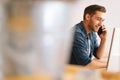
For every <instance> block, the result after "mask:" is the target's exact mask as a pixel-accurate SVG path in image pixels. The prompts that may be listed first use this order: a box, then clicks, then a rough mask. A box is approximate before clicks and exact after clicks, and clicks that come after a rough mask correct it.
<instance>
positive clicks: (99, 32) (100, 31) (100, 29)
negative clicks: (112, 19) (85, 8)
mask: <svg viewBox="0 0 120 80" xmlns="http://www.w3.org/2000/svg"><path fill="white" fill-rule="evenodd" d="M97 33H98V35H100V34H102V26H101V27H100V28H99V30H98V32H97Z"/></svg>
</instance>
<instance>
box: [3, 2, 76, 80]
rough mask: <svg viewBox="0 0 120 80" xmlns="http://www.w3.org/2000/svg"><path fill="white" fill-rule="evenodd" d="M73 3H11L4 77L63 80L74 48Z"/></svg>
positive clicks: (4, 41)
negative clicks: (71, 21) (72, 27)
mask: <svg viewBox="0 0 120 80" xmlns="http://www.w3.org/2000/svg"><path fill="white" fill-rule="evenodd" d="M74 1H75V0H74ZM74 1H72V0H70V1H69V0H57V1H56V0H8V2H7V3H6V4H5V12H6V13H5V15H6V16H5V19H6V20H5V22H4V23H5V26H4V27H3V28H2V30H3V39H2V43H3V44H2V46H3V61H4V62H3V75H4V77H15V76H31V77H32V76H33V77H35V76H39V80H61V76H62V73H63V70H64V67H65V65H66V63H67V61H68V59H69V52H70V48H71V41H72V34H71V31H70V20H71V17H70V14H69V13H70V11H72V10H71V9H72V2H74ZM23 80H25V79H23Z"/></svg>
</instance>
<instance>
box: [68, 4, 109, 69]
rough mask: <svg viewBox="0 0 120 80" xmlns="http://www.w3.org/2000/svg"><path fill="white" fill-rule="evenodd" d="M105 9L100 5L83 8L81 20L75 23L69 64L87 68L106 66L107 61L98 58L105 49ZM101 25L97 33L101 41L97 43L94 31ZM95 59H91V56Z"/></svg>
mask: <svg viewBox="0 0 120 80" xmlns="http://www.w3.org/2000/svg"><path fill="white" fill-rule="evenodd" d="M105 13H106V9H105V7H103V6H100V5H90V6H88V7H86V8H85V10H84V16H83V21H81V22H80V23H78V24H77V25H75V27H74V29H75V33H74V40H73V46H72V54H71V58H70V63H71V64H77V65H82V66H86V67H89V68H106V65H107V62H102V61H100V60H99V59H100V58H101V57H102V55H103V53H104V50H105V43H106V37H107V30H106V27H105V26H104V25H103V22H104V20H105V17H104V15H105ZM100 27H102V33H101V34H100V35H99V37H100V39H101V42H100V45H98V41H97V39H96V38H97V36H96V32H98V30H99V28H100ZM93 55H94V56H95V58H96V59H92V56H93Z"/></svg>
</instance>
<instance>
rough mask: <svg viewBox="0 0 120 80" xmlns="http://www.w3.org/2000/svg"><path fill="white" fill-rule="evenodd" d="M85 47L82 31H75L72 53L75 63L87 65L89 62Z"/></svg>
mask: <svg viewBox="0 0 120 80" xmlns="http://www.w3.org/2000/svg"><path fill="white" fill-rule="evenodd" d="M87 48H88V47H87V44H86V41H85V39H84V37H83V35H82V33H80V32H75V35H74V43H73V49H72V54H73V56H74V57H75V59H76V61H77V64H79V65H87V64H88V63H90V62H91V58H90V57H89V56H88V50H87Z"/></svg>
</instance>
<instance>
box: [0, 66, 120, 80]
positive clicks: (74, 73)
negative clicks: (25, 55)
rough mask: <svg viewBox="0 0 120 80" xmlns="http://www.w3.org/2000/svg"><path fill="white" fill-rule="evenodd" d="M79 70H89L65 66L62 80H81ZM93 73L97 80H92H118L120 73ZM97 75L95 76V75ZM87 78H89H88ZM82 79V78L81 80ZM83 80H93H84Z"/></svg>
mask: <svg viewBox="0 0 120 80" xmlns="http://www.w3.org/2000/svg"><path fill="white" fill-rule="evenodd" d="M81 70H90V69H87V68H85V67H82V66H76V65H67V66H66V69H65V72H64V74H63V79H62V80H81V78H80V77H81V75H80V74H79V73H80V72H81ZM94 71H95V75H94V74H91V75H92V78H93V77H96V78H97V79H94V80H120V72H118V73H112V72H106V71H105V70H103V71H102V72H101V70H100V69H97V70H94ZM96 73H97V75H96ZM98 74H100V75H101V76H102V77H104V78H106V79H102V78H101V77H100V76H98ZM89 78H91V77H90V76H89ZM82 79H83V78H82ZM0 80H54V79H52V78H51V79H50V77H42V78H41V77H14V78H13V77H12V78H6V79H0ZM84 80H93V79H88V78H87V79H84Z"/></svg>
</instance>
